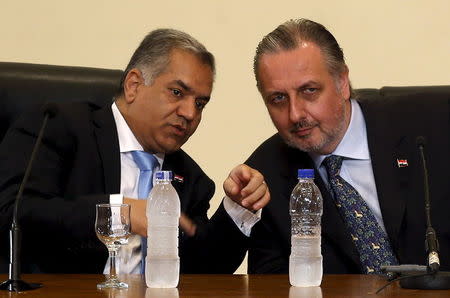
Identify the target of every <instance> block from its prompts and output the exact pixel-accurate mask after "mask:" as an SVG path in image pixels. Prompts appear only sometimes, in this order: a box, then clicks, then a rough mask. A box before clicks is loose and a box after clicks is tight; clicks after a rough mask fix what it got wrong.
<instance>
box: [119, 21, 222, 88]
mask: <svg viewBox="0 0 450 298" xmlns="http://www.w3.org/2000/svg"><path fill="white" fill-rule="evenodd" d="M174 49H180V50H185V51H188V52H191V53H193V54H195V55H197V56H198V57H199V59H200V60H201V61H202V62H204V63H205V64H207V65H208V66H209V67H211V70H212V72H213V74H214V73H215V62H214V56H213V54H211V53H210V52H208V50H207V49H206V48H205V46H204V45H203V44H201V43H200V42H199V41H198V40H196V39H195V38H194V37H192V36H190V35H189V34H187V33H185V32H182V31H179V30H175V29H157V30H153V31H151V32H150V33H149V34H147V36H146V37H145V38H144V40H142V42H141V44H140V45H139V47H138V48H137V49H136V50H135V51H134V54H133V56H132V57H131V59H130V62H129V63H128V66H127V68H126V69H125V71H124V73H123V75H122V79H121V81H120V86H119V90H118V95H121V94H123V87H124V86H123V85H124V81H125V78H126V76H127V74H128V72H129V71H130V70H132V69H133V68H137V69H139V70H140V71H141V73H142V75H143V77H144V80H145V84H146V85H150V84H152V82H153V80H154V79H155V78H156V77H157V76H158V75H160V74H161V73H163V72H164V70H165V69H166V67H167V65H168V64H169V62H170V61H169V58H170V54H171V52H172V50H174Z"/></svg>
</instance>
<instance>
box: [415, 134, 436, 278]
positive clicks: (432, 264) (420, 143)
mask: <svg viewBox="0 0 450 298" xmlns="http://www.w3.org/2000/svg"><path fill="white" fill-rule="evenodd" d="M416 144H417V147H418V148H419V152H420V159H421V161H422V166H423V185H424V192H425V217H426V221H427V230H426V232H425V239H426V240H425V249H426V251H427V253H428V268H427V269H428V271H429V272H432V273H436V272H438V270H439V266H440V263H439V254H438V251H439V242H438V240H437V238H436V232H435V230H434V229H433V227H432V226H431V204H430V187H429V184H428V168H427V164H426V160H425V153H424V152H425V145H426V140H425V138H424V137H423V136H418V137H417V138H416Z"/></svg>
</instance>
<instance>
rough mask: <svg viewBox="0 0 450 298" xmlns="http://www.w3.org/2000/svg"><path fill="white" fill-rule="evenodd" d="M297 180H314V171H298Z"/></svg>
mask: <svg viewBox="0 0 450 298" xmlns="http://www.w3.org/2000/svg"><path fill="white" fill-rule="evenodd" d="M297 178H314V169H298V172H297Z"/></svg>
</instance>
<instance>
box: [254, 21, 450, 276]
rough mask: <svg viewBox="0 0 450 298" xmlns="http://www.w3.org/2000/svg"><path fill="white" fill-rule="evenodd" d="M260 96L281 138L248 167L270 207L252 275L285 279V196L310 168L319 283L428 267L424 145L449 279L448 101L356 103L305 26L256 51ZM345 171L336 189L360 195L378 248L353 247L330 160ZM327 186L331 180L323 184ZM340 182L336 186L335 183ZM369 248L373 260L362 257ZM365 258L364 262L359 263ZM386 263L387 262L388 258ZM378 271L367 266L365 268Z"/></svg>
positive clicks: (336, 62) (284, 28)
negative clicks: (258, 177) (317, 206)
mask: <svg viewBox="0 0 450 298" xmlns="http://www.w3.org/2000/svg"><path fill="white" fill-rule="evenodd" d="M254 71H255V76H256V80H257V86H258V89H259V91H260V93H261V95H262V97H263V99H264V103H265V105H266V107H267V109H268V112H269V115H270V117H271V119H272V121H273V123H274V125H275V127H276V128H277V130H278V133H277V134H275V135H274V136H272V137H271V138H269V139H268V140H266V141H265V142H264V143H263V144H262V145H261V146H260V147H258V148H257V149H256V150H255V152H254V153H253V154H252V155H251V156H250V157H249V159H248V160H247V162H246V164H247V165H249V166H251V167H253V168H255V169H257V170H258V171H260V172H261V173H262V174H263V176H264V178H265V180H266V182H267V184H268V186H269V189H270V192H271V194H272V199H271V201H270V203H269V204H268V205H267V206H266V207H265V208H264V209H263V211H262V217H261V220H260V221H259V222H258V223H257V224H255V225H254V226H253V228H252V231H251V237H250V240H251V241H250V246H249V264H248V271H249V273H287V272H288V266H289V255H290V237H291V231H290V216H289V199H290V193H291V192H292V190H293V188H294V186H295V185H296V183H297V179H296V178H297V169H299V168H315V169H316V177H315V182H316V184H317V185H318V186H319V188H320V190H321V193H322V195H323V216H322V255H323V269H324V273H379V272H380V265H382V264H395V263H399V264H425V262H426V257H427V256H426V254H425V246H424V240H425V229H426V221H425V211H424V210H425V207H424V187H423V170H422V165H421V162H420V159H419V152H418V149H417V145H416V138H417V136H424V137H425V138H426V140H427V145H426V158H427V161H428V170H429V174H430V188H431V198H432V203H431V206H432V208H431V210H432V223H433V225H434V227H435V229H436V231H437V235H438V239H439V241H440V255H441V268H443V269H446V270H448V269H450V221H449V220H448V214H447V210H449V208H450V197H449V195H450V194H449V183H448V174H447V171H448V168H449V157H448V155H449V154H448V153H449V152H450V148H449V106H450V99H449V97H448V96H444V95H439V96H435V97H433V98H427V97H426V96H425V95H424V94H420V93H419V94H416V95H415V96H412V97H407V98H405V97H404V96H393V97H391V98H386V99H382V98H381V97H380V98H377V99H373V100H364V99H361V100H358V101H357V100H355V99H354V97H352V93H353V91H352V89H351V86H350V81H349V76H348V73H349V72H348V67H347V65H346V64H345V61H344V55H343V52H342V49H341V48H340V47H339V44H338V43H337V41H336V40H335V38H334V37H333V35H332V34H331V33H330V32H329V31H328V30H327V29H326V28H325V27H323V26H322V25H320V24H318V23H315V22H313V21H310V20H305V19H301V20H292V21H288V22H286V23H284V24H282V25H280V26H279V27H278V28H276V29H275V30H274V31H273V32H271V33H269V34H268V35H267V36H265V37H264V38H263V40H262V41H261V42H260V43H259V45H258V48H257V50H256V56H255V60H254ZM335 158H336V160H339V161H340V162H342V166H341V168H340V171H339V172H338V176H340V177H339V179H343V180H345V181H346V182H345V183H346V184H349V185H350V187H352V189H353V190H356V192H355V193H356V194H357V196H358V201H359V202H361V204H364V206H365V207H364V210H366V211H365V212H361V211H360V210H356V209H354V210H349V211H348V212H350V214H355V215H354V217H355V220H357V218H356V217H364V218H365V219H366V220H367V219H369V218H370V219H371V223H370V224H368V225H367V224H366V225H362V226H360V227H361V228H360V230H362V234H361V235H362V236H365V235H364V234H368V233H372V230H370V229H368V228H367V227H368V226H372V227H374V229H376V233H378V234H379V235H381V237H380V238H382V239H383V240H380V241H381V242H382V243H383V249H385V252H386V253H384V254H383V255H381V256H380V255H377V250H379V249H380V246H381V245H380V244H379V242H378V243H377V242H375V243H373V242H372V243H363V240H361V237H356V236H355V234H354V230H352V224H350V223H349V221H350V220H353V219H352V218H350V220H349V218H347V217H346V216H345V212H346V211H345V210H343V206H342V204H341V202H342V201H339V199H341V200H346V199H347V200H348V198H345V197H343V198H338V197H339V190H336V188H333V187H334V185H333V182H332V179H335V174H333V173H332V172H331V171H330V170H329V168H328V165H327V160H329V161H331V160H333V159H335ZM329 179H330V180H329ZM341 181H342V180H341ZM363 245H366V247H367V246H368V247H370V249H369V252H368V251H365V250H364V249H361V247H363ZM362 256H364V258H362ZM387 256H388V257H387ZM371 258H373V259H374V260H375V261H374V263H373V264H375V266H371V265H370V264H368V263H367V262H368V261H367V260H368V259H371Z"/></svg>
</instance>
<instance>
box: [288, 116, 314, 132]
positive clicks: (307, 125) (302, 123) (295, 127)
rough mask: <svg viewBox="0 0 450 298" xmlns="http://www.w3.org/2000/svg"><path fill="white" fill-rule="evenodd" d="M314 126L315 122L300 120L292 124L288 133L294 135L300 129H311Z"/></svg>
mask: <svg viewBox="0 0 450 298" xmlns="http://www.w3.org/2000/svg"><path fill="white" fill-rule="evenodd" d="M316 125H317V122H316V121H308V120H306V119H302V120H300V121H298V122H296V123H294V124H293V125H292V127H291V129H290V130H289V131H290V132H291V133H295V132H297V131H298V130H300V129H305V128H306V129H307V128H312V127H314V126H316Z"/></svg>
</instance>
